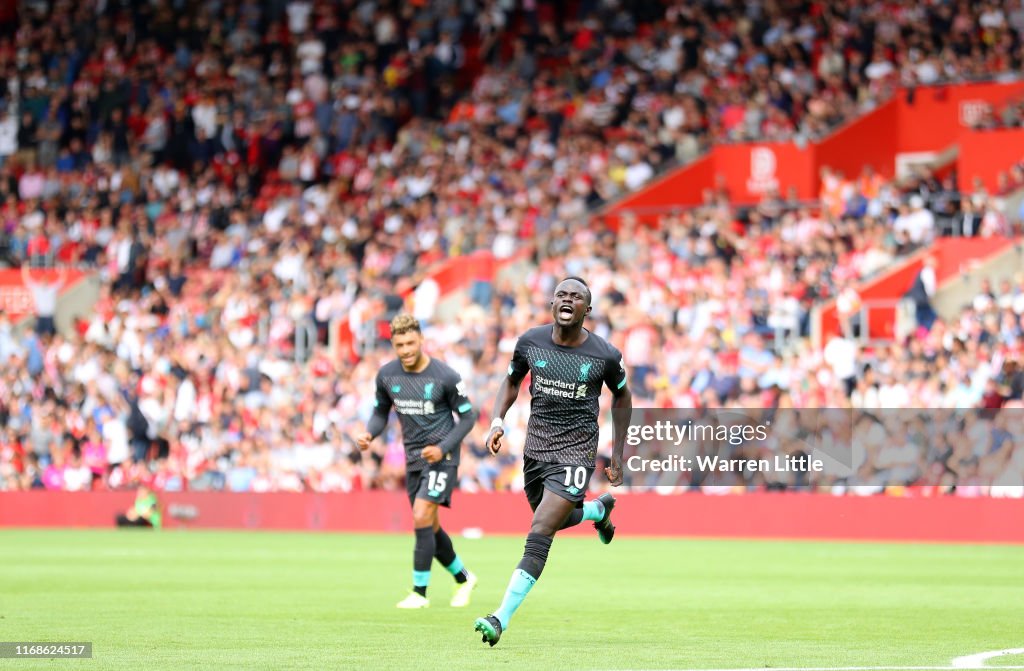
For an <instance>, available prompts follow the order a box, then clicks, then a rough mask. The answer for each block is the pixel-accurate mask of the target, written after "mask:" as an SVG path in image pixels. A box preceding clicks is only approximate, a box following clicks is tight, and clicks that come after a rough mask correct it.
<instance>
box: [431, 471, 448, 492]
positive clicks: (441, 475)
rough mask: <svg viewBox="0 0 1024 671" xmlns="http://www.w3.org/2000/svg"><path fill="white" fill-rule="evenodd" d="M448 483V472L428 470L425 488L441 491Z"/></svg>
mask: <svg viewBox="0 0 1024 671" xmlns="http://www.w3.org/2000/svg"><path fill="white" fill-rule="evenodd" d="M447 484H448V474H447V473H445V472H444V471H430V475H429V476H428V480H427V488H428V489H429V490H430V491H432V492H443V491H444V488H445V485H447Z"/></svg>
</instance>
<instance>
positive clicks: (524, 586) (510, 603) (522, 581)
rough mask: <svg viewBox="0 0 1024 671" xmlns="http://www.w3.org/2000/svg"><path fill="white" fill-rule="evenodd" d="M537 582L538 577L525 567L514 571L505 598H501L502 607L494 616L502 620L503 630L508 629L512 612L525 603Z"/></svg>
mask: <svg viewBox="0 0 1024 671" xmlns="http://www.w3.org/2000/svg"><path fill="white" fill-rule="evenodd" d="M535 584H537V579H536V578H534V577H533V576H532V575H530V574H529V573H527V572H526V571H524V570H523V569H521V568H517V569H516V570H515V571H513V572H512V579H511V580H509V582H508V589H506V590H505V598H504V599H502V600H501V607H500V608H498V610H496V611H494V617H496V618H498V621H499V622H501V628H502V630H505V629H508V623H509V622H510V621H511V620H512V614H513V613H515V612H516V609H517V608H519V606H520V604H522V603H523V600H524V599H525V598H526V595H527V594H529V593H530V590H531V589H533V586H534V585H535Z"/></svg>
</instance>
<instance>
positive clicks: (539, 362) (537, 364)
mask: <svg viewBox="0 0 1024 671" xmlns="http://www.w3.org/2000/svg"><path fill="white" fill-rule="evenodd" d="M533 365H534V366H536V367H537V368H543V367H544V366H546V365H548V362H547V361H538V362H537V363H535V364H533Z"/></svg>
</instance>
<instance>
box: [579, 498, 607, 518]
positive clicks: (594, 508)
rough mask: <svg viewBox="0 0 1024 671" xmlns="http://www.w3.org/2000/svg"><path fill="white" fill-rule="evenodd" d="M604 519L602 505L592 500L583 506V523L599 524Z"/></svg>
mask: <svg viewBox="0 0 1024 671" xmlns="http://www.w3.org/2000/svg"><path fill="white" fill-rule="evenodd" d="M602 517H604V504H603V503H601V502H600V501H598V500H597V499H594V500H593V501H587V502H586V503H584V504H583V521H585V522H587V521H589V522H600V521H601V518H602Z"/></svg>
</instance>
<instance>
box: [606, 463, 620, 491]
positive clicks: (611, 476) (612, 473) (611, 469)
mask: <svg viewBox="0 0 1024 671" xmlns="http://www.w3.org/2000/svg"><path fill="white" fill-rule="evenodd" d="M604 474H605V477H607V478H608V483H609V484H610V485H611V486H612V487H618V486H619V485H621V484H622V464H621V463H620V462H619V461H618V460H616V459H612V463H611V465H609V466H608V467H607V468H605V469H604Z"/></svg>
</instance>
